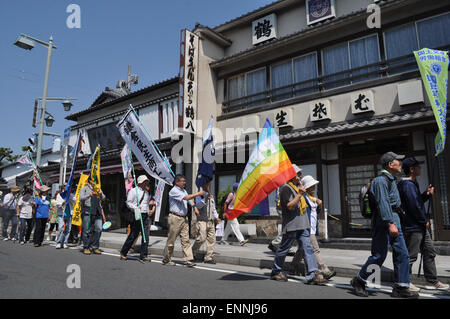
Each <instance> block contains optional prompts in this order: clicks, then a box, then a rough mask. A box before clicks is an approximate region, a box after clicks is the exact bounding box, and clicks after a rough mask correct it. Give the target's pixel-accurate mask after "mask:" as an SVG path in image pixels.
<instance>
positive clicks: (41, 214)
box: [33, 185, 50, 247]
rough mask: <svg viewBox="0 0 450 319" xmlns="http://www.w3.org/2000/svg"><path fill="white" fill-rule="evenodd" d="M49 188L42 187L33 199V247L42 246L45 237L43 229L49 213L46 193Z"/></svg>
mask: <svg viewBox="0 0 450 319" xmlns="http://www.w3.org/2000/svg"><path fill="white" fill-rule="evenodd" d="M49 190H50V187H48V186H47V185H43V186H42V187H41V189H39V190H38V195H36V197H35V198H34V203H33V206H34V207H35V208H36V218H35V224H36V227H35V229H34V235H33V244H34V247H40V246H42V243H43V241H44V236H45V227H46V226H47V221H48V217H49V212H50V196H48V191H49Z"/></svg>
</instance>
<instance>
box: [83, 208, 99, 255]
mask: <svg viewBox="0 0 450 319" xmlns="http://www.w3.org/2000/svg"><path fill="white" fill-rule="evenodd" d="M82 218H83V225H82V228H83V230H82V234H81V239H82V240H83V249H89V248H90V247H92V248H93V249H98V247H99V246H100V236H101V235H102V226H103V222H102V216H89V215H87V214H86V215H83V217H82Z"/></svg>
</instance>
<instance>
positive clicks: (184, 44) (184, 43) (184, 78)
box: [180, 29, 199, 134]
mask: <svg viewBox="0 0 450 319" xmlns="http://www.w3.org/2000/svg"><path fill="white" fill-rule="evenodd" d="M198 42H199V41H198V36H197V35H195V34H194V33H192V32H190V31H189V30H187V29H185V30H183V31H182V35H181V45H180V112H182V119H183V120H182V121H180V122H181V123H182V125H183V131H186V132H189V133H194V134H195V132H196V127H195V122H196V119H197V87H198Z"/></svg>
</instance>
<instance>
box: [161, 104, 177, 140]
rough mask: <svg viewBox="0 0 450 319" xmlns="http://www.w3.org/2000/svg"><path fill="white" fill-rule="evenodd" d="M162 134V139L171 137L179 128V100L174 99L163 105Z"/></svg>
mask: <svg viewBox="0 0 450 319" xmlns="http://www.w3.org/2000/svg"><path fill="white" fill-rule="evenodd" d="M161 106H162V107H161V109H162V110H161V111H162V120H163V121H162V122H163V127H162V134H161V137H162V138H165V137H169V136H170V135H171V134H172V133H173V131H175V130H176V129H177V128H178V100H177V99H173V100H170V101H165V102H163V103H161Z"/></svg>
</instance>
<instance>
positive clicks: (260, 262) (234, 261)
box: [100, 240, 450, 285]
mask: <svg viewBox="0 0 450 319" xmlns="http://www.w3.org/2000/svg"><path fill="white" fill-rule="evenodd" d="M100 247H102V248H110V249H118V250H120V249H121V248H122V244H116V243H110V242H108V241H104V240H100ZM148 253H149V255H156V256H163V255H164V249H163V248H153V247H149V248H148ZM198 255H199V256H201V257H203V256H204V253H203V252H200V253H199V254H198ZM173 257H175V258H183V252H182V251H181V250H176V249H174V252H173ZM214 259H215V260H216V261H217V262H218V263H222V264H229V265H239V266H246V267H256V268H260V269H268V271H270V270H271V269H272V265H273V258H271V259H256V258H246V257H234V256H224V255H215V256H214ZM290 268H291V262H286V263H285V265H284V269H285V270H286V271H287V273H289V271H288V270H289V269H290ZM333 268H334V270H335V271H336V273H337V275H338V276H339V277H348V278H353V277H354V276H356V274H357V270H356V269H353V268H346V267H333ZM300 269H304V264H303V263H301V266H300ZM438 280H439V281H441V282H442V283H446V284H450V276H439V277H438ZM381 281H383V282H391V283H393V282H394V272H393V271H392V270H382V271H381ZM411 282H412V283H413V284H419V285H425V284H426V281H425V277H424V276H423V275H422V276H420V277H417V275H415V274H413V275H412V276H411Z"/></svg>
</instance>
